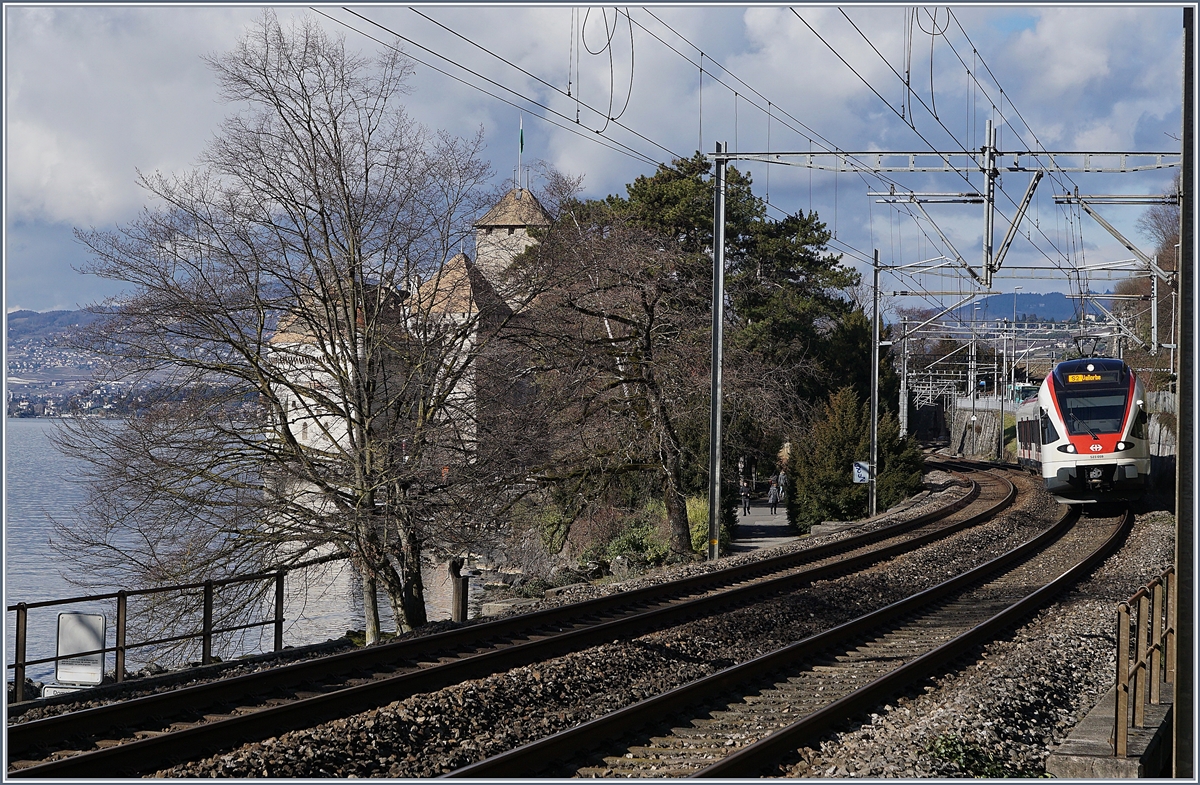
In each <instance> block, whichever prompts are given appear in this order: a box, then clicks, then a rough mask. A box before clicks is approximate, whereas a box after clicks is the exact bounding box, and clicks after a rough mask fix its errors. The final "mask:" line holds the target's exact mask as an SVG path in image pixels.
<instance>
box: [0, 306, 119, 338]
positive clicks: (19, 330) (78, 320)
mask: <svg viewBox="0 0 1200 785" xmlns="http://www.w3.org/2000/svg"><path fill="white" fill-rule="evenodd" d="M97 318H98V317H97V316H96V315H95V314H91V313H88V312H87V311H46V312H45V313H38V312H37V311H13V312H12V313H10V314H8V338H9V340H10V341H11V340H19V339H24V338H47V337H49V336H51V335H53V334H55V333H60V332H63V331H64V330H68V329H70V328H72V327H77V326H80V325H85V324H91V323H92V322H94V321H95V320H96V319H97Z"/></svg>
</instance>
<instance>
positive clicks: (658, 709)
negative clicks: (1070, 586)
mask: <svg viewBox="0 0 1200 785" xmlns="http://www.w3.org/2000/svg"><path fill="white" fill-rule="evenodd" d="M1078 515H1079V510H1078V509H1077V508H1072V509H1071V510H1069V511H1068V513H1067V514H1066V515H1064V516H1063V517H1062V518H1061V519H1060V520H1059V521H1058V522H1057V523H1056V524H1055V525H1054V526H1052V527H1051V528H1049V529H1047V530H1046V531H1045V532H1043V533H1041V534H1039V535H1038V536H1037V537H1034V538H1032V539H1031V540H1029V541H1028V542H1026V543H1025V544H1023V545H1021V546H1018V547H1017V548H1014V549H1012V550H1011V551H1009V552H1008V553H1006V554H1003V555H1001V556H999V557H997V558H995V559H992V560H990V561H988V562H987V563H985V564H984V565H981V566H980V567H978V568H975V569H973V570H971V571H968V572H967V573H964V574H962V575H960V576H957V577H955V578H953V579H951V580H949V581H946V582H944V583H942V584H939V585H937V586H934V587H932V588H930V589H927V590H925V591H923V592H920V593H918V594H916V595H913V596H912V597H909V598H907V599H904V600H901V601H899V602H896V603H893V604H892V605H889V606H887V607H885V608H882V609H880V610H877V611H874V612H872V613H870V614H866V615H864V616H862V617H859V618H858V619H854V620H852V621H850V622H846V623H845V624H842V625H839V626H837V627H834V628H832V629H830V630H827V631H825V632H822V633H819V634H817V635H814V636H811V637H809V638H806V639H805V640H802V641H798V642H797V643H794V644H791V645H790V646H787V647H784V648H782V649H779V650H777V651H775V652H771V653H768V654H765V655H763V656H761V657H757V658H755V659H753V660H750V661H747V662H745V663H742V664H740V665H735V666H732V667H730V668H727V669H725V670H723V671H721V672H719V673H716V674H713V675H712V676H710V677H707V678H704V679H700V680H697V681H695V682H692V683H690V684H687V685H683V686H681V687H678V688H676V689H674V690H671V691H669V692H666V693H663V694H662V695H659V696H656V697H654V698H650V699H647V700H645V701H641V702H639V703H636V704H633V705H631V706H627V707H625V708H623V709H620V710H618V711H616V712H613V713H611V714H607V715H605V716H603V717H599V718H596V719H594V720H591V721H589V722H586V723H583V724H581V725H579V726H576V727H575V728H572V729H569V730H566V731H562V732H560V733H557V734H554V735H552V736H549V737H546V738H544V739H541V740H539V741H535V742H532V743H530V744H527V745H524V746H522V747H518V748H516V749H514V750H510V751H509V752H506V753H502V754H500V755H497V756H494V757H492V758H488V759H485V760H483V761H479V762H477V763H475V764H471V765H469V766H465V767H463V768H460V769H457V770H455V771H453V772H450V773H448V774H446V775H443V776H444V777H447V778H474V777H486V778H491V777H528V776H534V775H536V774H537V773H538V772H540V771H542V770H543V769H544V768H545V767H546V766H548V765H550V764H551V762H553V761H555V760H562V759H567V758H570V757H573V756H575V755H576V754H578V752H579V751H580V750H584V749H590V748H594V747H596V746H599V745H600V744H602V743H603V742H605V741H606V740H610V739H613V738H615V737H619V736H623V735H625V734H628V733H631V732H633V731H636V730H638V729H640V728H642V727H645V726H646V725H648V724H650V723H653V722H659V721H663V720H664V719H667V718H670V717H672V716H677V715H678V713H679V712H681V711H683V710H686V709H688V708H689V707H693V706H695V705H697V704H700V703H702V702H704V701H706V700H710V699H712V698H714V697H715V696H718V695H722V694H727V693H729V692H731V691H733V690H736V689H738V688H740V687H743V686H744V685H745V684H746V683H747V682H753V681H758V680H760V679H761V678H762V677H763V675H764V674H766V673H770V672H772V671H777V670H780V669H782V668H786V667H789V666H794V665H795V664H796V663H798V662H803V661H806V660H809V659H811V658H813V657H814V656H816V655H818V654H820V653H821V652H823V651H825V650H827V649H829V648H830V647H831V646H834V645H836V644H838V643H839V642H842V641H845V640H848V639H852V638H854V637H856V636H859V635H862V634H863V633H865V632H867V631H868V630H871V629H873V628H877V627H879V626H880V625H881V624H883V623H886V622H894V620H895V619H896V618H897V617H899V616H903V615H905V614H908V613H911V612H913V611H915V610H916V609H918V608H920V607H922V606H926V605H929V604H930V603H934V602H936V601H938V600H940V599H942V598H944V597H946V596H947V595H950V594H953V593H955V592H958V591H961V590H962V589H964V588H966V587H968V586H970V585H972V584H975V583H978V582H979V581H981V580H982V579H983V577H984V576H986V575H991V574H994V573H995V572H997V571H999V570H1002V569H1004V568H1005V567H1006V566H1009V565H1012V564H1015V563H1017V562H1020V561H1022V560H1024V559H1025V558H1027V557H1028V556H1030V555H1031V554H1033V553H1035V552H1037V551H1038V550H1040V549H1041V548H1042V547H1044V546H1045V545H1047V544H1049V543H1052V542H1053V541H1054V540H1056V539H1057V538H1058V537H1059V536H1061V535H1062V534H1063V533H1064V532H1065V531H1066V530H1067V529H1068V528H1069V527H1070V526H1071V525H1073V524H1074V522H1075V520H1076V519H1077V518H1078ZM1131 520H1132V516H1131V515H1130V516H1128V520H1127V522H1126V523H1125V524H1124V526H1123V527H1122V528H1121V529H1119V530H1118V533H1117V534H1115V535H1114V536H1113V537H1111V538H1110V539H1109V540H1108V541H1107V542H1106V543H1105V545H1104V546H1103V547H1102V548H1100V549H1098V550H1097V551H1095V552H1094V553H1093V554H1091V555H1090V556H1089V558H1087V559H1085V560H1084V561H1083V562H1081V563H1080V564H1079V565H1077V566H1076V567H1075V568H1073V569H1072V570H1070V571H1068V572H1067V573H1064V574H1063V575H1062V576H1060V577H1059V578H1057V579H1056V580H1054V581H1052V582H1051V583H1050V584H1047V585H1046V586H1044V587H1043V588H1041V589H1039V590H1038V591H1036V592H1034V593H1033V594H1031V595H1029V596H1027V597H1026V598H1025V599H1023V600H1021V601H1019V602H1017V603H1015V604H1014V605H1012V606H1010V607H1009V608H1008V609H1007V610H1005V611H1003V612H1002V613H1000V614H998V615H997V616H996V617H994V618H993V619H991V620H989V621H988V622H986V623H984V624H982V625H979V626H978V627H976V628H974V629H972V630H971V631H970V632H968V633H967V634H965V635H963V636H961V637H960V638H957V639H955V640H954V641H951V642H948V643H946V644H944V645H942V646H940V647H938V648H937V649H935V650H934V651H932V652H930V653H928V654H926V655H923V656H921V657H920V658H918V659H917V660H914V661H913V662H912V663H910V664H909V665H906V666H904V667H903V668H901V669H900V670H898V671H893V672H892V673H891V674H888V675H887V676H884V677H882V678H880V679H878V680H876V681H875V682H873V683H872V684H869V685H867V686H866V687H864V688H862V689H860V690H858V691H856V692H854V693H852V694H851V695H848V696H845V697H844V698H842V699H840V700H839V701H837V702H835V703H833V704H831V705H830V706H829V707H826V708H825V709H822V710H820V711H819V712H817V713H816V714H814V715H810V717H809V718H805V719H802V720H801V721H799V722H797V723H795V724H794V725H791V726H788V727H787V728H783V729H780V730H778V731H776V732H775V733H773V734H771V735H770V736H767V737H766V738H765V739H763V740H761V741H759V742H756V743H755V744H752V745H749V746H747V747H746V748H744V749H743V750H741V751H739V752H738V753H735V754H731V755H730V756H729V757H727V758H726V759H725V761H728V762H727V763H726V762H724V761H723V762H721V763H719V764H714V765H713V766H710V767H709V768H707V769H704V770H702V771H701V772H698V773H697V774H696V775H694V776H705V777H742V776H757V774H758V771H759V769H761V768H762V766H763V765H765V764H764V761H766V762H770V761H773V760H777V759H778V758H779V757H780V755H781V754H782V753H781V752H780V751H779V750H780V749H783V748H785V747H788V746H791V748H792V749H795V747H796V746H799V741H802V740H803V739H805V738H809V737H811V736H812V735H813V734H816V735H820V733H822V732H824V731H825V730H827V729H828V727H829V725H830V723H831V722H833V720H834V718H840V717H844V716H846V715H847V714H852V713H853V712H855V711H858V710H860V709H861V708H863V707H866V706H871V705H875V704H876V703H878V701H879V700H881V699H882V698H881V696H886V695H887V694H890V693H891V692H894V691H895V690H896V689H897V688H898V687H899V686H900V685H902V684H904V683H908V682H909V681H911V679H913V678H918V677H919V675H924V674H927V673H929V672H931V671H933V670H936V669H938V668H939V667H942V666H943V665H944V664H945V662H947V661H949V660H951V659H953V658H954V657H956V656H958V655H959V654H961V653H962V652H963V651H965V650H967V649H969V648H971V647H972V646H975V645H978V644H979V643H981V642H983V641H985V640H986V639H988V637H989V636H991V635H994V630H995V628H996V627H997V626H1004V625H1008V624H1012V623H1014V620H1015V619H1017V618H1019V617H1021V616H1023V615H1024V614H1025V613H1028V612H1030V611H1031V610H1032V609H1033V608H1035V607H1037V606H1039V605H1040V604H1041V602H1043V601H1044V600H1045V599H1046V598H1047V597H1049V596H1051V595H1052V594H1053V593H1055V592H1057V591H1058V590H1059V589H1060V588H1061V587H1062V586H1063V585H1065V584H1066V583H1068V582H1071V581H1073V580H1075V579H1076V578H1077V576H1078V575H1080V574H1081V573H1082V572H1083V571H1086V570H1088V569H1091V567H1092V566H1094V565H1095V564H1096V563H1097V562H1098V561H1099V560H1100V559H1101V558H1103V557H1104V556H1105V555H1107V552H1108V551H1110V550H1111V549H1112V548H1114V547H1115V544H1116V543H1118V542H1119V541H1120V538H1121V537H1123V536H1124V534H1125V532H1126V530H1127V527H1128V525H1129V522H1128V521H1131ZM792 745H795V746H792Z"/></svg>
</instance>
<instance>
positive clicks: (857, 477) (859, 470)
mask: <svg viewBox="0 0 1200 785" xmlns="http://www.w3.org/2000/svg"><path fill="white" fill-rule="evenodd" d="M850 471H851V473H852V474H853V475H854V482H855V484H856V485H862V484H863V483H868V482H870V481H871V462H870V461H855V462H854V463H853V464H851V466H850Z"/></svg>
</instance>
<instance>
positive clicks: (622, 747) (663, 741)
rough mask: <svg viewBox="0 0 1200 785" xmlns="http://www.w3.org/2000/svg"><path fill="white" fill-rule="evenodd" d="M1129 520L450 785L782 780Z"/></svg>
mask: <svg viewBox="0 0 1200 785" xmlns="http://www.w3.org/2000/svg"><path fill="white" fill-rule="evenodd" d="M1132 522H1133V516H1132V513H1129V512H1126V513H1125V514H1124V515H1122V516H1120V518H1118V519H1113V520H1109V521H1104V522H1097V521H1094V520H1090V521H1086V522H1085V524H1083V525H1080V524H1079V515H1078V508H1074V509H1073V510H1072V511H1071V512H1069V513H1068V514H1067V515H1065V516H1064V517H1063V518H1062V519H1061V520H1060V521H1059V523H1058V524H1057V525H1056V526H1055V527H1053V528H1052V529H1050V530H1048V531H1046V532H1044V533H1043V534H1041V535H1039V536H1038V537H1037V538H1034V539H1033V540H1031V541H1030V542H1029V543H1027V544H1026V545H1024V546H1022V547H1020V548H1017V549H1014V550H1013V551H1010V552H1009V553H1007V554H1005V555H1004V556H1001V557H999V558H997V559H994V560H992V561H990V562H988V563H987V564H985V565H982V566H981V567H979V568H977V569H976V570H972V571H970V572H968V573H965V574H963V575H961V576H959V577H957V578H954V579H952V580H950V581H947V582H945V583H943V584H940V585H938V586H935V587H933V588H931V589H928V590H926V591H924V592H921V593H919V594H917V595H914V596H913V597H910V598H908V599H906V600H903V601H901V602H899V603H895V604H893V605H889V606H887V607H885V608H883V609H880V610H878V611H875V612H873V613H870V614H867V615H866V616H863V617H861V618H859V619H856V620H854V621H852V622H849V623H846V624H843V625H840V626H838V627H836V628H834V629H831V630H828V631H826V632H824V633H821V634H819V635H816V636H813V637H811V638H808V639H806V640H803V641H800V642H798V643H795V644H793V645H791V646H787V647H785V648H783V649H780V650H778V651H775V652H772V653H770V654H767V655H764V656H762V657H760V658H757V659H755V660H752V661H749V662H746V663H742V664H740V665H737V666H734V667H732V668H729V669H726V670H724V671H721V672H719V673H716V674H714V675H712V676H710V677H708V678H705V679H700V680H697V681H695V682H692V683H690V684H687V685H685V686H683V687H680V688H678V689H676V690H673V691H671V692H668V693H665V694H663V695H660V696H656V697H654V698H651V699H648V700H646V701H643V702H641V703H638V704H635V705H633V706H628V707H626V708H624V709H622V710H620V711H617V712H613V713H611V714H609V715H606V716H603V717H600V718H597V719H595V720H592V721H591V722H588V723H584V724H582V725H580V726H577V727H576V728H573V729H571V730H568V731H564V732H562V733H559V734H556V735H554V736H550V737H548V738H545V739H542V740H540V741H537V742H533V743H531V744H528V745H525V746H523V747H520V748H518V749H515V750H511V751H509V752H507V753H503V754H501V755H497V756H494V757H492V758H489V759H486V760H483V761H480V762H478V763H476V764H472V765H470V766H466V767H463V768H461V769H458V770H457V771H454V772H452V773H451V774H450V775H448V776H451V777H516V776H525V777H527V776H535V775H537V776H559V777H562V776H584V777H674V778H677V777H754V776H758V775H760V774H762V773H764V770H772V771H774V772H775V773H778V764H779V763H780V762H781V761H783V762H786V761H787V760H788V758H789V756H791V755H794V753H795V751H796V750H797V748H799V747H801V746H804V745H806V744H810V743H813V742H814V741H815V740H816V739H818V738H820V736H821V735H822V734H824V733H826V732H828V730H829V729H830V728H831V727H834V726H836V725H837V724H838V723H839V722H841V721H843V720H845V719H847V718H849V717H853V716H854V715H855V714H856V713H858V712H861V711H864V710H866V709H868V708H870V707H872V706H874V705H876V704H877V703H879V702H881V701H882V700H884V699H885V698H887V697H888V696H890V695H891V694H894V693H895V692H897V691H899V690H901V689H903V687H905V686H906V685H908V684H911V683H914V682H916V681H919V680H920V679H923V678H924V677H925V676H927V675H929V674H931V673H933V672H935V671H938V670H940V669H943V668H945V667H946V666H947V664H948V663H949V662H951V661H952V660H953V659H955V658H956V657H959V656H961V655H962V654H964V653H965V652H967V651H969V650H971V649H972V648H973V647H976V646H978V645H980V644H982V643H986V642H987V641H988V640H990V639H991V638H992V637H993V636H995V635H996V634H998V633H999V632H1001V631H1003V630H1004V629H1005V628H1007V627H1008V626H1011V625H1013V624H1015V623H1017V622H1019V621H1020V620H1022V619H1023V618H1024V617H1025V616H1027V615H1028V614H1030V613H1031V612H1032V611H1033V610H1036V609H1037V608H1038V607H1040V605H1041V604H1043V603H1044V602H1046V601H1047V600H1048V599H1049V598H1050V597H1052V596H1053V595H1054V594H1055V593H1057V592H1059V591H1061V590H1063V589H1064V588H1065V587H1066V586H1069V585H1070V584H1071V583H1073V582H1074V581H1075V580H1078V579H1079V578H1080V577H1081V576H1082V575H1084V574H1086V572H1087V571H1088V570H1090V569H1091V568H1093V567H1094V566H1095V565H1096V564H1098V563H1099V561H1100V560H1101V559H1103V558H1104V557H1105V556H1106V555H1108V554H1109V553H1111V552H1112V551H1113V550H1115V548H1116V547H1117V546H1118V545H1119V544H1120V541H1121V539H1122V538H1123V537H1124V536H1125V534H1126V533H1127V532H1128V530H1129V528H1130V527H1131V526H1132ZM1031 587H1033V588H1032V589H1031ZM689 717H690V718H693V719H691V720H690V722H687V721H686V720H687V718H689ZM597 748H598V751H597Z"/></svg>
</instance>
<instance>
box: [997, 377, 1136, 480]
mask: <svg viewBox="0 0 1200 785" xmlns="http://www.w3.org/2000/svg"><path fill="white" fill-rule="evenodd" d="M1145 401H1146V391H1145V388H1144V387H1143V386H1142V383H1141V382H1140V381H1139V380H1138V378H1137V375H1136V374H1135V373H1134V372H1133V369H1132V368H1130V367H1129V366H1128V365H1126V364H1125V363H1124V362H1123V361H1121V360H1116V359H1112V358H1107V357H1089V358H1084V359H1081V360H1067V361H1065V362H1061V363H1059V364H1058V365H1056V366H1054V370H1053V371H1051V373H1050V375H1049V376H1047V377H1046V379H1045V381H1043V382H1042V386H1041V388H1040V389H1039V390H1038V394H1037V395H1036V396H1034V397H1033V398H1029V399H1027V400H1026V401H1025V402H1024V403H1022V404H1021V407H1020V408H1019V409H1017V462H1018V463H1019V464H1020V465H1022V466H1024V467H1026V468H1028V469H1030V470H1032V471H1034V472H1040V473H1041V475H1042V479H1044V480H1045V481H1046V490H1048V491H1049V492H1050V494H1051V495H1052V496H1054V498H1055V500H1057V501H1059V502H1061V503H1063V504H1085V503H1089V502H1109V501H1127V500H1130V499H1136V498H1138V497H1139V496H1141V495H1142V494H1143V493H1145V492H1146V488H1147V486H1148V484H1149V482H1150V443H1149V441H1148V440H1147V438H1146V437H1147V421H1148V417H1147V414H1146V404H1145Z"/></svg>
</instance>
